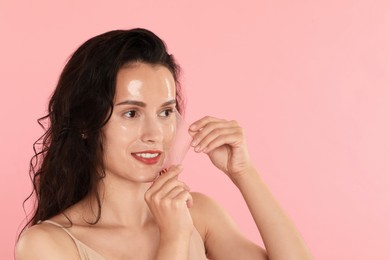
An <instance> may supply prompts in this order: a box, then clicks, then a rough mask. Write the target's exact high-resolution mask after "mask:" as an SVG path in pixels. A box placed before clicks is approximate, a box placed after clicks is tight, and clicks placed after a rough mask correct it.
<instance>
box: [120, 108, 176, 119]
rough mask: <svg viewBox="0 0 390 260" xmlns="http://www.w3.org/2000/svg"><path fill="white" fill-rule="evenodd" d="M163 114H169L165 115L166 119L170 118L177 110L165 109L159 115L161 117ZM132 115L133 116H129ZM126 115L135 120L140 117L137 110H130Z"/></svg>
mask: <svg viewBox="0 0 390 260" xmlns="http://www.w3.org/2000/svg"><path fill="white" fill-rule="evenodd" d="M163 112H165V113H166V112H168V115H165V116H164V117H169V116H170V115H171V114H173V113H174V112H175V109H173V108H168V109H164V110H163V111H162V112H160V113H159V115H160V114H161V113H163ZM130 113H131V114H132V115H129V114H130ZM124 115H125V116H126V117H128V118H135V117H137V116H138V111H137V110H129V111H127V112H126V113H125V114H124Z"/></svg>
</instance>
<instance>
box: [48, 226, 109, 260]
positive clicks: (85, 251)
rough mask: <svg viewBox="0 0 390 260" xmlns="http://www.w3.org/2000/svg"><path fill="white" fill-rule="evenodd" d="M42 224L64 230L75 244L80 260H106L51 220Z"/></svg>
mask: <svg viewBox="0 0 390 260" xmlns="http://www.w3.org/2000/svg"><path fill="white" fill-rule="evenodd" d="M42 222H45V223H50V224H53V225H55V226H57V227H59V228H61V229H62V230H64V231H65V232H66V233H67V234H68V235H69V236H70V237H71V238H72V240H73V242H74V243H75V244H76V246H77V250H78V251H79V255H80V259H81V260H106V259H105V258H104V257H103V256H102V255H101V254H99V253H98V252H96V251H95V250H93V249H92V248H90V247H89V246H87V245H86V244H84V243H83V242H81V241H80V240H78V239H77V238H75V237H74V236H73V235H72V233H70V232H69V230H67V229H66V228H65V227H64V226H62V225H60V224H58V223H57V222H54V221H52V220H45V221H42Z"/></svg>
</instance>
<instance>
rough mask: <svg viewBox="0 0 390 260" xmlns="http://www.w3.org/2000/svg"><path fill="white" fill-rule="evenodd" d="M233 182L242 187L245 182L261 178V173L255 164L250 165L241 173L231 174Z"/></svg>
mask: <svg viewBox="0 0 390 260" xmlns="http://www.w3.org/2000/svg"><path fill="white" fill-rule="evenodd" d="M230 176H231V179H232V181H233V183H234V184H235V185H236V186H237V187H238V188H239V189H240V188H241V187H242V186H243V185H245V183H248V182H251V181H253V180H255V179H258V178H260V176H259V173H258V172H257V170H256V168H255V167H254V166H253V165H250V166H248V167H246V168H245V170H242V171H241V172H240V173H236V174H232V175H230Z"/></svg>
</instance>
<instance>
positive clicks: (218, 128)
mask: <svg viewBox="0 0 390 260" xmlns="http://www.w3.org/2000/svg"><path fill="white" fill-rule="evenodd" d="M190 134H191V135H192V136H193V143H192V146H193V147H194V149H195V151H196V152H204V153H206V154H208V156H209V157H210V159H211V161H212V162H213V164H214V165H215V166H216V167H217V168H219V169H220V170H222V171H223V172H224V173H225V174H226V175H227V176H229V177H230V179H231V180H232V181H233V183H234V184H235V185H236V186H237V187H238V189H239V190H240V191H241V194H242V195H243V197H244V199H245V201H246V203H247V205H248V208H249V210H250V212H251V214H252V216H253V219H254V221H255V222H256V225H257V227H258V230H259V232H260V234H261V237H262V239H263V241H264V245H265V248H266V251H267V255H268V258H269V259H300V260H302V259H312V256H311V254H310V252H309V250H308V248H307V247H306V245H305V243H304V241H303V239H302V238H301V236H300V234H299V232H298V231H297V229H296V228H295V227H294V225H293V224H292V222H291V221H290V220H289V218H288V217H287V215H286V214H285V213H284V211H283V210H282V209H281V207H280V206H279V205H278V203H277V202H276V200H275V199H274V197H273V195H272V194H271V192H270V191H269V190H268V188H267V186H266V185H265V184H264V182H263V181H262V179H261V177H260V176H259V174H258V173H257V171H256V170H255V168H254V167H253V165H252V163H251V161H250V159H249V155H248V151H247V147H246V143H245V138H244V133H243V130H242V128H241V127H240V126H239V125H238V123H237V122H235V121H226V120H221V119H217V118H213V117H204V118H202V119H200V120H198V121H196V122H195V123H194V124H192V125H191V127H190ZM213 229H216V228H214V227H209V231H208V232H210V233H211V234H212V236H214V237H219V235H218V234H217V232H215V231H213ZM219 229H222V227H219ZM232 230H233V229H232ZM233 233H234V232H233ZM219 239H223V238H222V237H220V238H219ZM214 240H216V239H214ZM233 240H234V239H233ZM228 242H229V241H227V243H228ZM244 244H245V243H244ZM213 245H219V244H218V243H216V242H214V243H213ZM229 245H230V246H234V245H233V243H231V244H229ZM218 247H220V246H218ZM243 247H245V246H243ZM218 250H223V248H219V249H218ZM237 250H238V251H240V248H239V246H238V247H237ZM254 250H255V249H254ZM226 257H228V258H225V259H233V258H229V256H228V255H227V256H226Z"/></svg>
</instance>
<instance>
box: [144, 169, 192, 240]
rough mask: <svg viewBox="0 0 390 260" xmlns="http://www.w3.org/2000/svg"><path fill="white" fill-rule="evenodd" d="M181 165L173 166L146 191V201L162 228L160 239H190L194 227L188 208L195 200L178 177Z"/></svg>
mask: <svg viewBox="0 0 390 260" xmlns="http://www.w3.org/2000/svg"><path fill="white" fill-rule="evenodd" d="M181 170H182V168H181V166H172V167H170V168H169V170H168V171H167V172H165V173H163V174H161V176H160V177H158V178H157V180H156V181H155V182H154V183H153V184H152V186H151V187H150V188H149V190H147V191H146V193H145V201H146V203H147V204H148V206H149V209H150V211H151V212H152V214H153V216H154V217H155V219H156V222H157V224H158V226H159V228H160V239H161V240H164V241H169V242H172V241H178V240H182V239H190V237H191V234H192V232H193V229H194V225H193V221H192V218H191V215H190V212H189V210H188V208H189V207H191V206H192V204H193V200H192V196H191V194H190V192H189V187H188V186H187V185H186V184H185V183H183V182H181V181H179V180H178V179H177V177H178V175H179V173H180V172H181Z"/></svg>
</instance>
